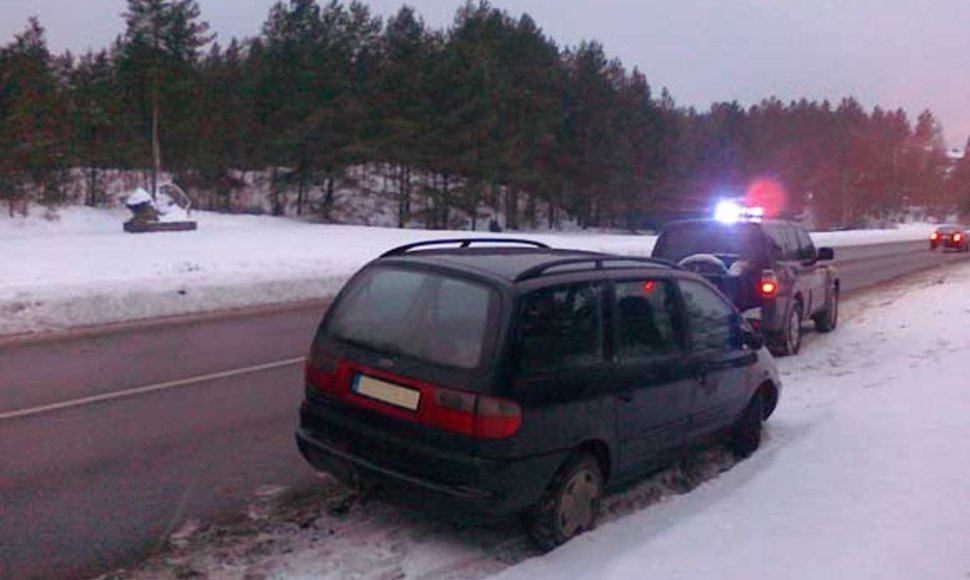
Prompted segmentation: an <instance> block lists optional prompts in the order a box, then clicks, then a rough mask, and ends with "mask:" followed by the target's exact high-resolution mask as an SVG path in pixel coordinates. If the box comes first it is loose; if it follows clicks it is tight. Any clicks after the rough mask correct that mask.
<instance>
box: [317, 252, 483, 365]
mask: <svg viewBox="0 0 970 580" xmlns="http://www.w3.org/2000/svg"><path fill="white" fill-rule="evenodd" d="M496 299H497V298H496V295H495V292H494V291H493V290H490V289H489V288H488V287H486V286H484V285H482V284H477V283H474V282H469V281H467V280H464V279H461V278H454V277H449V276H445V275H441V274H437V273H431V272H426V271H418V270H407V269H403V268H392V267H375V268H371V269H369V270H368V271H366V272H365V273H364V274H363V275H362V276H360V277H359V278H357V279H356V280H354V281H353V282H352V286H351V287H350V288H348V292H347V294H345V296H344V298H342V299H341V301H340V302H339V303H338V304H337V305H336V306H335V307H336V311H335V312H334V314H333V316H332V318H331V320H330V323H329V328H328V329H327V331H328V332H329V333H330V334H331V335H332V336H333V337H335V338H337V339H338V340H343V341H345V342H350V343H353V344H356V345H358V346H362V347H364V348H369V349H372V350H377V351H380V352H385V353H387V354H405V355H408V356H413V357H416V358H419V359H422V360H425V361H428V362H431V363H435V364H441V365H446V366H452V367H459V368H464V369H471V368H475V367H477V366H478V365H479V363H480V361H481V358H482V353H483V351H484V349H485V344H486V339H487V336H486V335H487V331H488V319H489V311H490V309H492V308H494V304H495V302H496Z"/></svg>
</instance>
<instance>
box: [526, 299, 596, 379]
mask: <svg viewBox="0 0 970 580" xmlns="http://www.w3.org/2000/svg"><path fill="white" fill-rule="evenodd" d="M602 295H603V287H602V285H601V284H599V283H588V282H586V283H580V284H569V285H565V286H556V287H552V288H543V289H541V290H536V291H534V292H532V293H530V294H528V295H527V296H525V298H524V300H523V303H522V311H521V316H520V324H521V331H520V333H519V336H520V339H519V340H520V341H519V370H520V372H521V373H522V374H524V375H530V374H535V373H538V372H548V371H550V370H555V369H558V368H560V367H576V366H583V365H587V364H592V363H595V362H599V361H602V360H603V315H602V306H601V304H602Z"/></svg>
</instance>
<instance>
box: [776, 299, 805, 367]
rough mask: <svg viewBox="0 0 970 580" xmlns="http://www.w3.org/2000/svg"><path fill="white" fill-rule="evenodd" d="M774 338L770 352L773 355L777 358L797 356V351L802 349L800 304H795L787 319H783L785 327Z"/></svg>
mask: <svg viewBox="0 0 970 580" xmlns="http://www.w3.org/2000/svg"><path fill="white" fill-rule="evenodd" d="M774 338H775V340H774V346H775V348H774V349H772V351H773V352H774V353H775V354H777V355H778V356H792V355H796V354H798V351H799V349H801V348H802V305H801V303H800V302H795V305H794V306H792V308H791V311H789V313H788V318H786V319H785V325H784V326H783V327H782V329H781V331H780V332H778V333H777V334H776V335H775V337H774Z"/></svg>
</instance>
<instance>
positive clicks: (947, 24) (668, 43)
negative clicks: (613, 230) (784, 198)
mask: <svg viewBox="0 0 970 580" xmlns="http://www.w3.org/2000/svg"><path fill="white" fill-rule="evenodd" d="M325 1H326V0H320V3H321V4H322V3H324V2H325ZM273 3H274V0H199V6H200V7H201V9H202V17H203V19H205V20H207V21H208V22H209V23H210V25H211V27H212V30H213V31H214V32H216V33H217V34H218V39H219V40H220V41H221V42H222V43H223V44H225V43H227V42H228V40H229V39H230V38H232V37H233V36H237V37H245V36H253V35H256V34H258V32H259V29H260V26H261V25H262V23H263V22H264V21H265V20H266V16H267V14H268V13H269V8H270V6H271V5H272V4H273ZM402 3H404V2H403V0H369V1H367V2H366V4H368V5H369V6H371V8H372V10H373V11H374V13H375V14H377V15H380V16H388V15H390V14H393V13H394V12H396V11H397V9H398V8H399V7H400V6H401V4H402ZM407 3H408V4H410V5H411V6H413V7H415V8H416V9H417V12H418V13H419V14H420V15H421V16H422V17H423V18H424V20H425V21H426V22H427V23H428V24H429V25H431V26H433V27H435V28H441V27H445V26H447V25H449V24H450V23H451V21H452V18H453V16H454V13H455V10H456V9H457V8H458V6H459V5H460V4H461V3H462V0H410V1H409V2H407ZM491 3H492V5H493V6H496V7H499V8H502V9H505V10H506V11H508V12H510V13H511V14H513V15H515V16H517V15H519V14H521V13H522V12H527V13H529V14H530V15H531V16H532V17H533V19H534V20H535V21H536V22H537V23H538V25H539V26H540V27H541V28H542V29H543V30H544V31H545V32H546V34H548V35H549V36H550V37H552V38H553V39H554V40H555V41H556V42H557V43H558V44H559V45H560V46H564V45H575V44H577V43H579V42H580V41H582V40H584V39H594V40H599V41H600V42H602V43H603V45H604V46H605V48H606V52H607V54H608V55H609V56H611V57H618V58H620V59H621V60H622V61H623V63H624V64H625V65H626V66H627V67H629V68H632V67H634V66H637V67H639V68H640V69H641V70H642V71H643V72H644V73H645V74H646V75H647V80H648V81H649V82H650V85H651V87H653V89H654V91H655V93H657V94H659V92H660V88H661V87H667V88H668V89H669V90H670V91H671V93H672V95H673V96H674V98H675V100H676V101H677V103H679V104H682V105H694V106H696V107H698V108H700V109H706V108H707V107H708V106H709V105H710V104H711V103H712V102H714V101H730V100H738V101H739V102H741V103H742V104H744V105H750V104H752V103H756V102H757V101H760V100H761V99H762V98H765V97H768V96H772V95H774V96H777V97H779V98H781V99H782V100H784V101H788V100H791V99H795V98H801V97H807V98H810V99H824V98H827V99H829V100H831V101H833V102H837V101H838V100H839V99H840V98H842V97H843V96H855V97H856V98H858V99H859V100H860V101H861V102H862V103H863V105H865V106H866V107H867V108H871V107H872V106H874V105H881V106H883V107H884V108H890V109H894V108H897V107H902V108H904V109H905V110H906V111H907V112H908V113H909V117H910V120H911V121H915V119H916V116H917V115H918V114H919V112H920V111H921V110H922V109H925V108H929V109H931V110H932V111H933V112H934V113H935V114H936V115H937V117H938V118H939V119H940V121H941V122H942V124H943V127H944V129H945V131H946V138H947V142H948V143H949V144H950V145H951V146H959V147H963V145H964V144H965V143H966V141H967V137H968V136H970V0H664V1H652V0H492V2H491ZM125 7H126V2H125V0H0V45H6V44H8V43H9V42H10V41H11V40H12V38H13V36H14V34H17V33H19V32H20V31H22V30H23V28H24V26H25V25H26V22H27V18H28V17H29V16H32V15H34V16H38V17H39V18H40V22H41V24H42V25H43V26H44V27H45V28H46V29H47V40H48V45H49V46H50V48H51V50H52V51H54V52H55V53H61V52H63V51H64V50H65V49H70V50H71V51H72V52H75V53H78V52H84V51H85V50H86V49H88V48H95V49H98V48H101V47H104V46H107V45H108V44H109V43H110V42H111V41H112V40H113V39H114V38H115V36H117V35H118V34H120V33H121V32H122V31H123V30H124V21H123V19H122V17H121V14H122V13H123V12H124V11H125Z"/></svg>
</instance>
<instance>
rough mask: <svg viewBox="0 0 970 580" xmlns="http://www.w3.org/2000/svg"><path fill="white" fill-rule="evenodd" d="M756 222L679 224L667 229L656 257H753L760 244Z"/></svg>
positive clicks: (659, 241)
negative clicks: (707, 255)
mask: <svg viewBox="0 0 970 580" xmlns="http://www.w3.org/2000/svg"><path fill="white" fill-rule="evenodd" d="M758 234H759V232H758V227H757V226H756V225H755V224H749V223H738V224H722V223H719V222H697V223H686V224H678V225H676V226H674V227H670V228H667V229H666V230H664V232H663V234H662V235H661V236H660V239H658V240H657V245H656V247H654V250H653V256H654V257H656V258H664V259H666V260H670V261H672V262H679V261H681V260H683V259H684V258H686V257H687V256H693V255H694V254H714V255H722V256H723V255H732V256H738V257H741V258H744V259H753V258H754V257H756V255H757V248H758V247H759V244H758V240H759V239H760V236H759V235H758Z"/></svg>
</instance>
